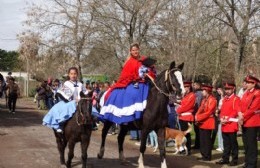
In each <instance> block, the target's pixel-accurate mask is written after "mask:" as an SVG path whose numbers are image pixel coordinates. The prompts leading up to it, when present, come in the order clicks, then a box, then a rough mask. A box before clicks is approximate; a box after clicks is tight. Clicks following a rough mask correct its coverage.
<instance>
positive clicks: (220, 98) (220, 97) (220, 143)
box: [212, 87, 224, 152]
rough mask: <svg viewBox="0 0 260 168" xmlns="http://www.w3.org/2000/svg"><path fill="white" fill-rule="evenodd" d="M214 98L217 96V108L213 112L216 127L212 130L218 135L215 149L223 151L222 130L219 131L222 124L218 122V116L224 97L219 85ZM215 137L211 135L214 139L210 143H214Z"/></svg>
mask: <svg viewBox="0 0 260 168" xmlns="http://www.w3.org/2000/svg"><path fill="white" fill-rule="evenodd" d="M216 98H217V109H216V113H215V117H216V121H215V123H216V128H215V131H214V132H215V133H217V136H218V147H217V149H216V150H217V151H220V152H223V151H224V146H223V138H222V131H221V126H222V124H221V123H220V118H219V113H220V109H221V106H222V102H223V99H224V91H223V89H222V88H221V87H219V88H217V95H216ZM215 137H216V136H215ZM215 137H213V138H214V139H212V145H214V142H215Z"/></svg>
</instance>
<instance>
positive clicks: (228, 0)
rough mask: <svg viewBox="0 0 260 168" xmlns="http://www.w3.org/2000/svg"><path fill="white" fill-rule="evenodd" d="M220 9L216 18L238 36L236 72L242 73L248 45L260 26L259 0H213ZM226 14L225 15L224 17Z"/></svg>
mask: <svg viewBox="0 0 260 168" xmlns="http://www.w3.org/2000/svg"><path fill="white" fill-rule="evenodd" d="M213 1H214V2H215V4H216V5H217V7H218V8H219V11H217V13H216V15H215V17H216V19H218V20H220V21H221V22H223V23H224V24H225V25H227V26H229V27H231V28H232V30H233V32H234V34H235V36H236V38H237V46H238V50H237V56H236V57H235V72H236V73H240V70H241V66H242V65H243V61H244V59H245V57H246V47H247V45H248V44H249V42H250V41H251V40H252V37H254V35H255V34H254V30H255V29H257V28H259V27H260V22H259V15H260V4H259V1H258V0H244V1H239V0H213ZM223 15H224V17H222V16H223Z"/></svg>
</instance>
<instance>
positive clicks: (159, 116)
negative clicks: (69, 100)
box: [98, 62, 184, 168]
mask: <svg viewBox="0 0 260 168" xmlns="http://www.w3.org/2000/svg"><path fill="white" fill-rule="evenodd" d="M183 65H184V64H181V65H179V66H177V67H175V62H172V63H171V65H170V67H169V68H168V69H167V70H164V71H163V72H161V73H160V74H159V75H158V77H157V78H156V80H155V81H154V82H152V83H153V84H152V86H151V88H150V91H149V94H148V98H147V106H146V109H145V111H144V113H143V119H142V120H140V121H135V122H130V123H128V124H127V125H125V124H122V125H120V132H119V134H118V150H119V159H120V160H121V161H122V162H125V158H124V153H123V143H124V139H125V136H126V134H127V132H128V130H130V129H134V128H135V129H141V130H142V137H141V146H140V157H139V160H138V163H139V168H144V164H143V157H144V152H145V150H146V139H147V135H148V133H149V132H151V131H152V130H154V131H155V132H156V133H157V135H158V142H159V149H160V157H161V167H162V168H166V167H167V165H166V160H165V145H164V144H165V127H166V126H167V125H168V111H167V104H168V102H169V96H170V94H171V95H174V96H176V97H181V96H182V95H183V94H184V86H183V80H182V74H181V70H182V69H183ZM112 124H113V123H112V122H110V121H106V122H104V127H103V130H102V143H101V147H100V151H99V153H98V158H99V159H101V158H103V155H104V151H105V140H106V135H107V133H108V130H109V128H110V127H111V125H112Z"/></svg>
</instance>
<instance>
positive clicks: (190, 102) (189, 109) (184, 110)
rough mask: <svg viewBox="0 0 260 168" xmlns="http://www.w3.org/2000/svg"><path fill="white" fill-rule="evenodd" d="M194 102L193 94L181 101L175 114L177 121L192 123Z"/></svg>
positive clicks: (194, 96)
mask: <svg viewBox="0 0 260 168" xmlns="http://www.w3.org/2000/svg"><path fill="white" fill-rule="evenodd" d="M195 101H196V95H195V94H194V93H193V92H190V93H188V94H187V95H185V96H184V97H183V99H182V100H181V105H180V106H179V107H178V108H177V111H176V112H177V114H178V115H179V119H180V120H183V121H191V122H193V121H194V116H193V114H192V113H193V112H194V106H195Z"/></svg>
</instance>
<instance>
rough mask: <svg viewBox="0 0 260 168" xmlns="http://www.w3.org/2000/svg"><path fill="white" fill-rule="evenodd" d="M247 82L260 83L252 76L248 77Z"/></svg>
mask: <svg viewBox="0 0 260 168" xmlns="http://www.w3.org/2000/svg"><path fill="white" fill-rule="evenodd" d="M245 81H246V82H250V83H258V82H260V81H259V79H257V78H256V77H254V76H252V75H248V76H246V78H245Z"/></svg>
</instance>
